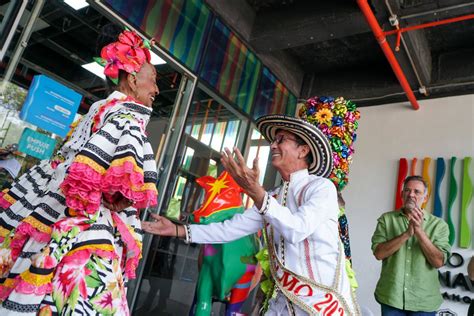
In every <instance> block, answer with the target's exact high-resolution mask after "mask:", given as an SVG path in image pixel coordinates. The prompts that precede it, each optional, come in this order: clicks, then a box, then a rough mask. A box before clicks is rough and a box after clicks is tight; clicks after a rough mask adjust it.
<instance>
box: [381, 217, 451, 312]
mask: <svg viewBox="0 0 474 316" xmlns="http://www.w3.org/2000/svg"><path fill="white" fill-rule="evenodd" d="M423 219H424V220H423V230H424V231H425V233H426V234H427V235H428V237H429V238H430V240H431V241H432V242H433V244H434V245H435V246H436V247H438V249H439V250H441V251H442V252H443V253H444V262H446V260H447V259H448V257H449V251H450V249H451V246H450V244H449V240H448V237H449V228H448V225H447V224H446V223H445V222H444V221H443V220H442V219H440V218H438V217H436V216H434V215H432V214H429V213H427V212H424V218H423ZM407 228H408V219H407V218H406V217H405V215H403V213H402V212H401V211H399V210H397V211H393V212H388V213H385V214H383V215H382V216H380V218H379V219H378V220H377V228H376V229H375V232H374V235H373V236H372V252H374V251H375V248H377V245H378V244H380V243H383V242H386V241H389V240H391V239H393V238H395V237H397V236H399V235H401V234H402V233H404V232H405V231H406V230H407ZM375 299H376V300H377V302H379V303H382V304H385V305H389V306H392V307H395V308H398V309H404V310H409V311H425V312H432V311H436V310H437V309H438V308H439V306H440V305H441V303H442V301H443V299H442V297H441V293H440V284H439V279H438V270H437V269H436V268H434V267H433V266H432V265H431V264H430V263H429V262H428V260H426V258H425V256H424V255H423V252H422V250H421V247H420V244H419V242H418V239H417V238H416V237H415V236H412V237H410V238H409V239H408V240H407V241H406V242H405V243H404V244H403V245H402V246H401V247H400V249H399V250H398V251H397V252H395V253H394V254H393V255H391V256H390V257H388V258H385V259H384V260H383V261H382V271H381V273H380V279H379V281H378V283H377V287H376V289H375Z"/></svg>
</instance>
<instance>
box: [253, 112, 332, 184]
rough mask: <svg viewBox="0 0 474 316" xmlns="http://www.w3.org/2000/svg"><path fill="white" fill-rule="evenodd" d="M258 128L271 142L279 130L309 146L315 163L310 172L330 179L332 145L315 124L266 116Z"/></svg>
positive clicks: (277, 115)
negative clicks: (296, 137)
mask: <svg viewBox="0 0 474 316" xmlns="http://www.w3.org/2000/svg"><path fill="white" fill-rule="evenodd" d="M256 123H257V128H258V129H259V131H260V133H261V134H262V135H263V137H265V138H266V139H267V140H268V141H269V142H272V141H273V140H274V139H275V135H276V133H277V131H278V130H282V129H283V130H287V131H289V132H291V133H293V134H295V135H298V136H299V137H300V138H301V139H303V140H304V142H305V143H306V144H308V146H309V148H310V150H311V154H312V156H313V161H312V162H311V164H310V165H309V166H308V172H309V173H311V174H315V175H317V176H322V177H328V176H329V175H330V174H331V170H332V158H331V157H332V151H331V145H330V143H329V141H328V139H327V138H326V136H325V135H324V134H323V133H322V132H321V131H320V130H319V129H318V128H317V127H316V126H315V125H313V124H310V123H308V122H306V121H305V120H302V119H300V118H295V117H292V116H288V115H279V114H272V115H265V116H262V117H260V118H258V119H257V122H256Z"/></svg>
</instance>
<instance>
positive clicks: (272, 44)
mask: <svg viewBox="0 0 474 316" xmlns="http://www.w3.org/2000/svg"><path fill="white" fill-rule="evenodd" d="M321 5H322V4H321V3H320V2H318V1H314V2H313V1H311V2H308V3H305V4H301V5H299V4H298V3H297V4H295V6H294V7H293V8H292V9H291V11H289V10H285V9H280V10H273V11H263V12H259V13H258V15H257V18H256V19H255V24H254V26H253V28H252V34H251V37H250V44H251V45H252V47H253V48H254V49H255V50H256V51H257V52H259V53H268V52H274V51H278V50H283V49H286V48H290V47H292V48H294V47H300V46H304V45H308V44H312V43H317V42H323V41H327V40H331V39H336V38H342V37H347V36H350V35H354V34H360V33H366V32H370V29H369V26H368V25H367V23H366V21H365V19H364V16H363V15H362V13H361V12H360V11H358V10H356V9H355V8H356V7H354V6H351V7H344V6H334V5H332V6H330V5H329V4H327V3H325V4H324V5H325V6H326V7H324V8H322V7H321Z"/></svg>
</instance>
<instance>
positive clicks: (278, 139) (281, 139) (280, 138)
mask: <svg viewBox="0 0 474 316" xmlns="http://www.w3.org/2000/svg"><path fill="white" fill-rule="evenodd" d="M285 140H292V141H294V142H296V139H295V138H291V137H285V135H278V136H276V137H275V139H273V141H271V142H270V145H273V144H274V143H276V144H277V145H280V144H281V143H283V142H284V141H285Z"/></svg>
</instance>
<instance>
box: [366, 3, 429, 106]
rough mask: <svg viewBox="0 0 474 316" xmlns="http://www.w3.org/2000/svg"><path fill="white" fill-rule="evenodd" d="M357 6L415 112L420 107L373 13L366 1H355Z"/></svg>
mask: <svg viewBox="0 0 474 316" xmlns="http://www.w3.org/2000/svg"><path fill="white" fill-rule="evenodd" d="M357 4H358V5H359V8H360V10H361V11H362V13H363V14H364V16H365V19H366V20H367V23H369V26H370V28H371V29H372V32H373V33H374V35H375V38H376V39H377V42H378V43H379V45H380V47H381V48H382V51H383V53H384V54H385V57H386V58H387V60H388V62H389V63H390V66H392V69H393V72H394V73H395V76H397V79H398V81H399V82H400V85H401V86H402V88H403V90H404V91H405V93H406V95H407V97H408V100H409V101H410V103H411V105H412V106H413V108H414V109H415V110H418V109H419V108H420V106H419V105H418V101H417V100H416V97H415V95H414V94H413V91H411V87H410V85H409V84H408V81H407V78H406V77H405V74H404V73H403V71H402V69H401V68H400V65H399V64H398V61H397V59H396V58H395V55H394V54H393V51H392V49H391V48H390V46H389V45H388V43H387V38H386V37H385V34H384V32H383V31H382V28H381V27H380V25H379V22H378V21H377V19H376V18H375V15H374V13H373V12H372V10H371V9H370V6H369V4H368V2H367V0H357Z"/></svg>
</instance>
